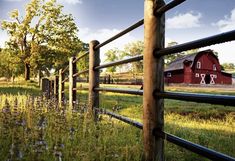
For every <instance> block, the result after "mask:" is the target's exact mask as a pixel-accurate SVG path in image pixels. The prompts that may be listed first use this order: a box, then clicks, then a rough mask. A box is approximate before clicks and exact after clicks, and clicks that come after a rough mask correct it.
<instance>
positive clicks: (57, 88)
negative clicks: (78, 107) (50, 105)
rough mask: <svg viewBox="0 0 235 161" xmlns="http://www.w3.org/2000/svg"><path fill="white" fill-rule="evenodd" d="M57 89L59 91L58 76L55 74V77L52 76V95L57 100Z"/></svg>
mask: <svg viewBox="0 0 235 161" xmlns="http://www.w3.org/2000/svg"><path fill="white" fill-rule="evenodd" d="M58 91H59V76H55V78H54V96H55V99H56V100H58Z"/></svg>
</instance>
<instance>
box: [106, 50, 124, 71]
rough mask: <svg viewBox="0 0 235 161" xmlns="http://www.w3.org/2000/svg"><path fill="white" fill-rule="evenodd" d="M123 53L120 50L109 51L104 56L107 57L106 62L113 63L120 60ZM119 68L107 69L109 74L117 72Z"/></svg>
mask: <svg viewBox="0 0 235 161" xmlns="http://www.w3.org/2000/svg"><path fill="white" fill-rule="evenodd" d="M120 53H121V51H120V50H119V49H118V48H114V49H110V50H108V51H107V52H106V53H105V54H104V55H105V57H106V59H105V62H113V61H116V60H119V59H120V56H121V54H120ZM116 69H117V66H112V67H108V68H107V72H111V73H113V72H116Z"/></svg>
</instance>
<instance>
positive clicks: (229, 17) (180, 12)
mask: <svg viewBox="0 0 235 161" xmlns="http://www.w3.org/2000/svg"><path fill="white" fill-rule="evenodd" d="M57 1H58V3H60V4H62V5H63V6H64V8H63V12H64V13H67V14H72V15H73V17H74V19H75V22H76V24H77V26H78V28H79V32H78V36H79V38H80V39H81V40H82V41H84V42H90V41H91V40H93V39H96V40H98V41H100V42H103V41H105V40H106V39H108V38H110V37H111V36H113V35H115V34H117V33H118V32H120V31H122V30H123V29H125V28H127V27H128V26H130V25H132V24H134V23H135V22H137V21H139V20H141V19H142V18H143V17H144V0H57ZM28 2H29V0H0V21H2V20H9V13H10V11H12V10H13V9H18V10H19V12H20V13H21V15H23V14H24V6H25V5H26V4H27V3H28ZM165 2H166V3H169V2H170V0H165ZM233 29H235V0H186V2H184V3H182V4H181V5H180V6H177V7H175V8H174V9H172V10H170V11H168V12H167V13H166V33H165V36H166V42H165V44H166V45H167V43H168V42H171V41H176V42H178V43H179V44H180V43H185V42H189V41H192V40H196V39H200V38H204V37H208V36H212V35H214V34H219V33H222V32H226V31H230V30H233ZM143 30H144V27H143V26H141V27H139V28H137V29H136V30H134V31H132V32H130V33H128V34H127V35H125V36H124V37H122V38H120V39H118V40H115V41H114V42H112V43H110V44H108V45H107V46H104V47H103V48H101V53H102V54H104V53H105V52H106V51H107V50H108V49H111V48H114V47H117V48H119V49H123V48H124V46H125V44H128V43H131V42H134V41H137V40H143V38H144V31H143ZM7 39H8V37H7V33H6V31H2V30H0V46H1V47H4V42H5V41H6V40H7ZM204 49H213V50H215V51H217V52H218V53H219V60H220V63H235V41H233V42H227V43H223V44H218V45H213V46H209V47H206V48H202V49H200V50H204Z"/></svg>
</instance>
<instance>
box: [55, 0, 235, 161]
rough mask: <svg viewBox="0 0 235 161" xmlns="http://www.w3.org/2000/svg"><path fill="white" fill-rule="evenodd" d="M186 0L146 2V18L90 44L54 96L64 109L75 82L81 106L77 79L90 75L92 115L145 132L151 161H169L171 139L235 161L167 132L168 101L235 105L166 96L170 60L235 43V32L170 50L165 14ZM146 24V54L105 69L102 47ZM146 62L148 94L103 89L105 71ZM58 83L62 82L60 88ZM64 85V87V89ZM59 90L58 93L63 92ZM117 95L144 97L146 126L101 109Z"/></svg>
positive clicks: (217, 98)
mask: <svg viewBox="0 0 235 161" xmlns="http://www.w3.org/2000/svg"><path fill="white" fill-rule="evenodd" d="M184 1H185V0H173V1H172V2H170V3H169V4H165V3H164V1H163V0H145V7H144V8H145V10H144V19H142V20H140V21H139V22H137V23H135V24H134V25H132V26H130V27H128V28H127V29H125V30H124V31H122V32H120V33H118V34H117V35H115V36H113V37H112V38H110V39H108V40H106V41H105V42H103V43H99V42H98V41H97V40H93V41H91V42H90V44H89V52H86V53H85V54H83V55H81V56H80V57H78V58H75V57H72V58H70V60H69V65H68V66H67V67H66V68H65V69H63V70H62V69H61V70H60V71H59V77H56V78H55V83H54V87H55V90H54V93H55V96H56V97H57V99H58V102H59V105H60V106H62V105H63V102H64V101H63V100H64V97H65V88H64V84H65V82H66V81H69V106H70V108H73V106H74V105H75V102H76V91H77V88H76V82H77V81H76V80H77V77H78V76H79V75H81V74H84V73H89V103H88V105H89V112H90V113H91V114H92V116H94V118H95V120H97V116H98V113H103V114H107V115H111V116H112V117H114V118H116V119H119V120H121V121H124V122H126V123H128V124H131V125H133V126H136V127H137V128H139V129H143V136H144V158H145V160H147V161H153V160H157V161H163V160H164V140H167V141H169V142H171V143H173V144H176V145H178V146H180V147H183V148H185V149H188V150H190V151H192V152H194V153H197V154H199V155H201V156H204V157H206V158H209V159H211V160H217V161H219V160H230V161H232V160H233V161H234V160H235V158H232V157H230V156H227V155H225V154H222V153H219V152H216V151H213V150H211V149H208V148H206V147H203V146H200V145H198V144H195V143H192V142H189V141H187V140H184V139H182V138H179V137H177V136H174V135H172V134H168V133H166V132H164V99H166V98H167V99H176V100H183V101H191V102H198V103H209V104H218V105H229V106H235V96H226V95H212V94H192V93H177V92H166V91H164V75H163V73H164V58H163V57H164V56H165V55H170V54H175V53H178V52H182V51H185V50H190V49H195V48H200V47H205V46H209V45H213V44H217V43H223V42H227V41H232V40H235V30H233V31H230V32H226V33H222V34H218V35H214V36H211V37H207V38H203V39H199V40H195V41H191V42H188V43H184V44H180V45H176V46H172V47H167V48H164V39H165V31H164V30H165V12H167V11H168V10H170V9H172V8H174V7H176V6H177V5H179V4H181V3H182V2H184ZM143 24H144V55H140V56H135V57H132V58H128V59H124V60H120V61H115V62H110V63H106V64H101V65H100V48H101V47H103V46H105V45H107V44H108V43H110V42H111V41H113V40H116V39H117V38H119V37H121V36H123V35H124V34H126V33H128V32H130V31H132V30H133V29H135V28H137V27H139V26H141V25H143ZM88 55H89V69H86V70H83V71H77V69H76V62H78V61H79V60H81V58H83V57H85V56H88ZM140 60H143V65H144V80H143V90H129V89H117V88H101V87H100V86H99V82H100V81H99V79H100V72H99V70H100V69H103V68H107V67H111V66H115V65H120V64H125V63H130V62H135V61H140ZM67 70H69V77H67V78H65V75H64V73H65V72H66V71H67ZM57 82H58V83H57ZM58 85H59V87H58ZM57 89H58V92H57ZM103 91H107V92H115V93H126V94H134V95H143V124H141V123H139V122H136V121H133V120H131V119H129V118H126V117H124V116H120V115H118V114H115V113H113V112H110V111H107V110H105V109H101V108H99V106H100V105H99V93H100V92H103Z"/></svg>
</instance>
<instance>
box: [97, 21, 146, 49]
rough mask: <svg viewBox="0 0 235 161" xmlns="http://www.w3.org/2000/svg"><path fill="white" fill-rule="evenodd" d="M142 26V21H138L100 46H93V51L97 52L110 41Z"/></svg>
mask: <svg viewBox="0 0 235 161" xmlns="http://www.w3.org/2000/svg"><path fill="white" fill-rule="evenodd" d="M143 24H144V19H142V20H140V21H138V22H137V23H135V24H134V25H132V26H130V27H128V28H127V29H125V30H123V31H122V32H120V33H118V34H117V35H115V36H113V37H111V38H110V39H108V40H106V41H104V42H103V43H101V44H99V45H97V46H95V48H94V49H95V50H97V49H99V48H101V47H102V46H104V45H106V44H108V43H110V42H112V41H114V40H116V39H118V38H119V37H121V36H123V35H125V34H127V33H128V32H130V31H132V30H134V29H136V28H138V27H140V26H141V25H143Z"/></svg>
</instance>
